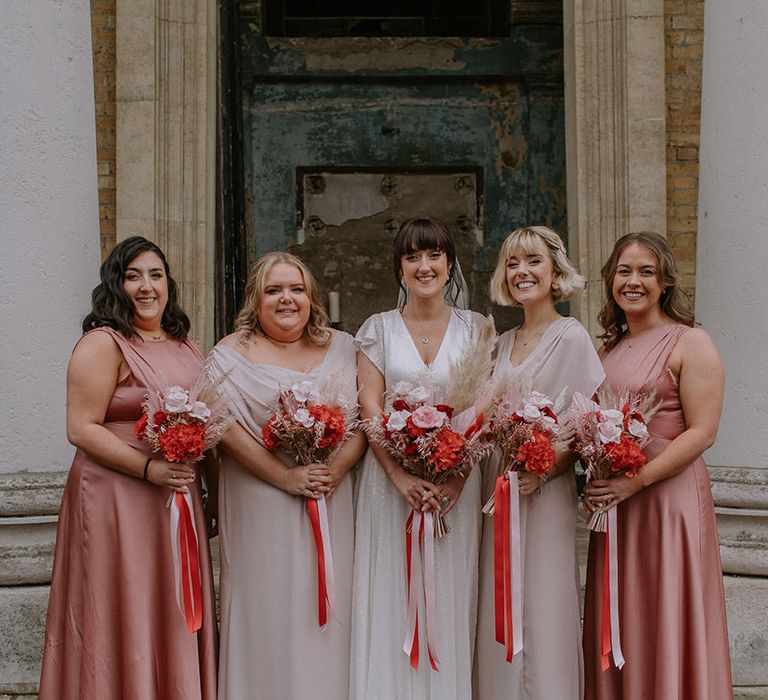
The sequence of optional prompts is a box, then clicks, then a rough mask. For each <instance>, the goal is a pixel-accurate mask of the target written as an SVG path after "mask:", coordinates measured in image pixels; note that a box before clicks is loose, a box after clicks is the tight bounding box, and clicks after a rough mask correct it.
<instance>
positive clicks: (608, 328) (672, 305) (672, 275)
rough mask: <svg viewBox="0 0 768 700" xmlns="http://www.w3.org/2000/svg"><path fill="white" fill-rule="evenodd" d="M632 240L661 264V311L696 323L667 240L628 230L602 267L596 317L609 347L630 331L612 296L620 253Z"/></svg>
mask: <svg viewBox="0 0 768 700" xmlns="http://www.w3.org/2000/svg"><path fill="white" fill-rule="evenodd" d="M632 243H637V244H639V245H641V246H643V247H644V248H646V249H648V250H649V251H650V252H651V253H652V254H653V256H654V257H655V258H656V262H657V263H658V268H657V271H656V277H657V279H658V280H659V282H660V283H661V284H662V285H664V291H663V292H662V294H661V298H660V299H659V303H660V305H661V310H662V312H663V313H664V314H665V315H666V316H668V317H669V318H671V319H672V320H673V321H677V322H678V323H682V324H684V325H686V326H693V320H694V317H693V307H692V305H691V299H690V297H689V296H688V294H687V293H686V292H685V290H684V289H682V288H681V287H680V275H679V273H678V271H677V261H676V260H675V256H674V255H673V254H672V250H671V249H670V247H669V244H668V243H667V241H666V239H665V238H664V237H663V236H660V235H659V234H658V233H653V232H651V231H639V232H637V233H627V234H626V235H624V236H622V237H621V238H619V240H618V241H616V244H615V245H614V247H613V252H612V253H611V255H610V257H609V258H608V260H607V261H606V263H605V265H603V269H602V270H601V272H602V275H603V283H604V285H605V301H604V303H603V308H602V309H601V310H600V314H599V316H598V317H597V319H598V321H599V322H600V325H601V326H602V327H603V330H604V332H603V334H602V335H601V336H599V337H600V339H601V340H602V341H603V343H604V344H605V348H606V350H610V349H611V348H612V347H614V346H615V345H616V343H618V342H619V340H621V338H622V337H623V336H624V335H625V333H626V332H627V317H626V315H625V313H624V311H623V310H622V308H621V307H620V306H619V305H618V304H617V303H616V300H615V299H614V298H613V278H614V277H615V275H616V268H617V267H618V265H619V258H620V257H621V253H622V252H623V250H624V249H625V248H626V247H627V246H628V245H630V244H632Z"/></svg>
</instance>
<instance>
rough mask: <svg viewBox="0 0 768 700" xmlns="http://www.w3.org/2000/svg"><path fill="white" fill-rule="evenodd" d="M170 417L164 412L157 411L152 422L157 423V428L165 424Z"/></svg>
mask: <svg viewBox="0 0 768 700" xmlns="http://www.w3.org/2000/svg"><path fill="white" fill-rule="evenodd" d="M167 417H168V416H167V415H166V414H165V413H164V412H163V411H155V415H154V416H152V420H153V421H154V422H155V425H156V426H160V425H162V424H163V423H164V422H165V419H166V418H167Z"/></svg>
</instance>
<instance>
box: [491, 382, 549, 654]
mask: <svg viewBox="0 0 768 700" xmlns="http://www.w3.org/2000/svg"><path fill="white" fill-rule="evenodd" d="M556 437H557V415H556V414H555V411H554V403H553V402H552V401H551V400H550V399H549V398H548V397H547V396H545V395H544V394H541V393H539V392H537V391H531V392H527V393H525V392H523V391H522V390H520V389H519V387H509V386H505V385H504V384H502V385H501V386H499V389H498V395H497V397H496V399H495V400H494V408H493V413H492V416H491V419H490V421H489V423H488V426H487V428H486V429H485V431H484V438H485V439H486V440H488V441H489V442H490V443H491V444H492V445H494V446H495V447H497V448H498V450H499V452H500V455H499V463H498V470H497V476H496V482H495V484H494V489H493V494H492V495H491V497H490V499H489V500H488V502H487V503H486V504H485V506H484V507H483V512H484V513H486V514H487V515H493V541H494V547H493V573H494V604H495V605H494V608H495V632H496V641H497V642H499V644H501V645H503V646H504V647H505V649H506V654H505V658H506V660H507V662H508V663H512V657H513V656H514V655H515V654H517V653H518V652H520V651H522V649H523V590H522V589H523V583H522V581H523V578H522V549H521V537H520V531H521V529H520V492H519V484H518V473H519V472H520V471H528V472H532V473H534V474H538V475H540V476H542V477H545V478H546V477H547V476H548V475H549V473H550V472H551V470H552V469H553V468H554V466H555V462H556V461H557V454H556V452H555V448H554V445H553V443H554V441H555V439H556Z"/></svg>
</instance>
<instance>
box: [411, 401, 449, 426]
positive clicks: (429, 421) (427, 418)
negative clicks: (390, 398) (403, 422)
mask: <svg viewBox="0 0 768 700" xmlns="http://www.w3.org/2000/svg"><path fill="white" fill-rule="evenodd" d="M447 418H448V416H447V415H446V414H445V413H443V412H442V411H438V410H437V409H436V408H435V407H434V406H419V407H418V408H417V409H416V410H415V411H414V412H413V414H412V420H413V424H414V425H415V426H417V427H419V428H425V429H426V430H429V429H430V428H439V427H440V426H441V425H443V423H445V421H446V419H447Z"/></svg>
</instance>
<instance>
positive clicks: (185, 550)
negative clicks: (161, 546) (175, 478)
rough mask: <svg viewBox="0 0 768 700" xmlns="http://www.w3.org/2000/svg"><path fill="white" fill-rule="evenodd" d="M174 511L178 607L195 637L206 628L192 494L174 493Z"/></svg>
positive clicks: (172, 519)
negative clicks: (195, 634) (198, 631)
mask: <svg viewBox="0 0 768 700" xmlns="http://www.w3.org/2000/svg"><path fill="white" fill-rule="evenodd" d="M170 509H171V519H170V526H171V548H172V550H173V573H174V578H175V583H176V605H178V607H179V610H180V611H181V614H182V615H184V619H185V621H186V623H187V630H188V631H189V633H190V634H194V633H195V632H197V630H199V629H200V628H201V627H202V625H203V593H202V584H201V582H200V557H199V553H198V548H197V547H198V545H197V528H196V526H195V519H194V518H193V517H192V496H191V495H190V494H189V493H173V494H172V495H171V499H170Z"/></svg>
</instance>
